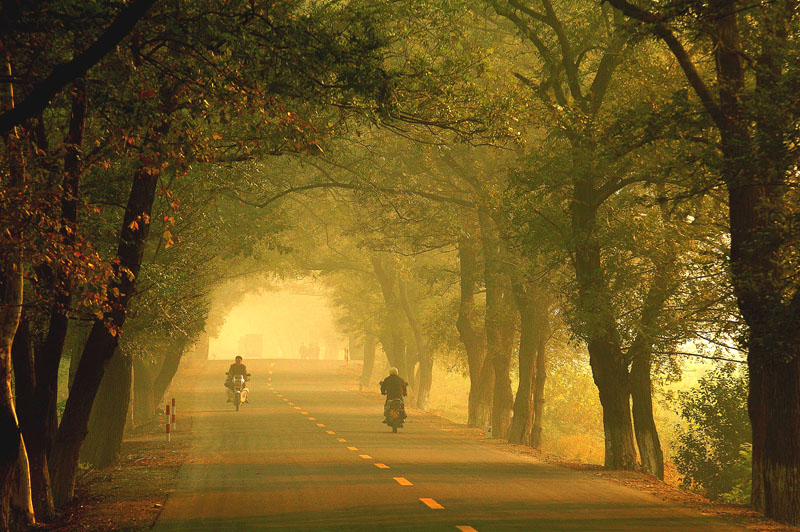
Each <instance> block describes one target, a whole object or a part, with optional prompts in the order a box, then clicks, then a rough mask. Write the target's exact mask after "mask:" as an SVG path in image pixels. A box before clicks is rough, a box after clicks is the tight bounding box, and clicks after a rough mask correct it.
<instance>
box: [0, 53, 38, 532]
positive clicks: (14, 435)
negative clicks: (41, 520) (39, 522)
mask: <svg viewBox="0 0 800 532" xmlns="http://www.w3.org/2000/svg"><path fill="white" fill-rule="evenodd" d="M0 53H2V55H3V59H4V60H5V68H4V74H6V79H7V82H6V83H5V84H3V87H2V93H0V111H3V112H8V110H9V109H13V108H14V107H15V105H14V88H13V85H12V84H11V82H10V80H12V79H13V71H12V68H11V59H10V57H9V55H8V51H7V50H5V48H4V47H3V46H2V43H0ZM0 136H2V139H3V141H4V144H5V148H6V152H5V154H4V156H5V157H4V159H5V164H6V165H7V167H8V173H9V176H10V179H9V180H8V182H7V183H6V184H5V186H4V188H6V189H7V190H10V191H12V192H13V191H21V190H23V188H24V187H25V185H26V183H25V173H24V172H25V170H24V168H25V160H24V156H23V151H22V148H21V146H20V138H19V131H18V129H17V128H13V130H11V131H3V133H2V135H0ZM8 232H9V235H7V236H9V237H10V238H9V240H10V241H14V240H17V241H23V238H22V237H23V235H22V234H21V233H20V228H18V227H10V228H8ZM23 264H24V261H23V251H22V250H21V249H20V248H18V247H16V246H12V245H9V248H8V249H4V250H3V252H2V253H0V528H1V529H7V528H8V526H9V520H10V518H11V513H12V507H13V510H14V515H15V517H16V518H17V520H18V524H21V525H27V524H33V523H34V522H35V521H34V518H33V502H32V500H31V492H30V484H27V493H24V492H23V493H20V491H21V490H24V489H25V486H24V485H21V484H20V482H19V480H21V479H25V478H28V479H29V478H30V475H29V473H28V471H20V474H19V475H18V476H17V477H16V478H15V475H14V471H15V468H18V467H20V466H23V467H24V466H26V465H27V458H26V457H25V456H23V454H24V453H25V443H24V438H23V436H22V432H21V431H20V428H19V420H18V419H17V412H16V410H15V407H14V396H13V391H12V387H11V374H12V364H13V363H12V359H11V349H12V347H11V346H12V343H13V341H14V335H15V334H16V332H17V327H18V326H19V321H20V317H21V311H22V303H23V271H24V266H23ZM15 481H17V482H16V483H15ZM15 484H16V486H15Z"/></svg>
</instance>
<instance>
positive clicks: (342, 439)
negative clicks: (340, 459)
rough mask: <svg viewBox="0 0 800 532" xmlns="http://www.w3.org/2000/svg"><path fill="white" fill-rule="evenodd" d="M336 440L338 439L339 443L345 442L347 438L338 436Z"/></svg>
mask: <svg viewBox="0 0 800 532" xmlns="http://www.w3.org/2000/svg"><path fill="white" fill-rule="evenodd" d="M336 441H338V442H339V443H345V442H346V441H347V440H345V439H344V438H336Z"/></svg>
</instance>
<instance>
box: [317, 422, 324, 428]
mask: <svg viewBox="0 0 800 532" xmlns="http://www.w3.org/2000/svg"><path fill="white" fill-rule="evenodd" d="M317 426H318V427H324V426H325V423H317Z"/></svg>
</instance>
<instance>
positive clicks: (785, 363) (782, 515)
mask: <svg viewBox="0 0 800 532" xmlns="http://www.w3.org/2000/svg"><path fill="white" fill-rule="evenodd" d="M774 334H776V333H775V332H773V331H769V332H768V336H767V338H769V339H770V341H769V342H768V343H767V342H764V341H763V340H764V337H763V336H761V337H760V338H759V337H755V338H754V337H753V336H754V335H753V333H751V339H750V350H749V354H748V362H749V364H748V366H749V368H750V396H749V400H748V406H749V413H750V419H751V424H752V430H753V493H752V502H753V504H754V506H756V508H757V509H758V510H761V511H763V512H764V514H765V515H768V516H770V517H772V518H774V519H777V520H779V521H783V522H787V523H798V522H800V500H799V499H798V492H800V408H798V405H800V352H798V347H797V343H795V344H794V345H793V346H787V345H781V343H776V342H774V339H775V336H774ZM795 335H796V333H795ZM795 341H796V340H795ZM787 348H788V349H787ZM787 359H788V360H787Z"/></svg>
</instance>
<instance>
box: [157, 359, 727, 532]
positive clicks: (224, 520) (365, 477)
mask: <svg viewBox="0 0 800 532" xmlns="http://www.w3.org/2000/svg"><path fill="white" fill-rule="evenodd" d="M340 364H341V363H339V362H330V361H300V360H275V361H252V360H251V361H247V365H248V370H249V371H250V372H251V373H252V374H253V378H252V381H251V390H252V391H251V395H250V403H249V404H246V405H243V406H242V408H241V410H240V411H239V412H235V411H234V409H233V406H232V405H231V404H229V403H226V402H225V391H224V388H223V387H222V383H223V381H224V373H225V371H226V369H227V365H228V362H209V363H208V365H207V366H204V367H203V369H202V370H201V371H198V370H194V371H183V372H181V373H179V375H178V376H177V379H178V381H177V382H176V387H175V388H176V390H177V391H176V396H177V398H178V405H179V407H178V419H179V425H178V427H177V428H178V430H177V431H176V433H175V434H174V436H173V437H175V438H182V437H183V438H189V439H190V441H191V447H190V450H189V456H188V458H187V460H186V462H185V463H184V465H183V466H182V467H181V469H180V471H179V472H178V475H177V479H176V486H175V492H174V493H172V494H171V495H170V497H169V499H168V500H167V503H166V505H165V506H164V509H163V511H162V513H161V515H160V517H159V519H158V521H157V523H156V525H155V527H154V530H155V531H157V532H166V531H189V530H192V531H204V532H205V531H217V530H225V531H249V530H293V531H301V530H302V531H366V530H370V531H377V530H391V531H395V530H415V531H417V530H418V531H429V530H430V531H434V530H435V531H444V530H449V531H457V530H461V531H473V530H477V531H479V532H490V531H495V530H504V531H507V530H525V531H592V532H596V531H648V532H651V531H666V530H669V531H675V532H677V531H680V532H694V531H697V532H700V531H703V532H718V531H733V530H743V529H741V528H738V527H735V526H733V525H731V524H728V523H725V522H723V521H720V520H717V519H716V518H713V517H709V516H704V515H702V514H700V513H699V512H698V511H697V510H693V509H688V508H684V507H681V506H676V505H675V504H672V503H667V502H664V501H662V500H661V499H659V498H657V497H655V496H653V495H649V494H647V493H643V492H640V491H637V490H635V489H633V488H629V487H626V486H624V485H622V484H620V483H618V482H615V481H613V480H607V479H604V478H600V477H599V476H597V475H593V474H591V473H587V472H583V471H574V470H570V469H565V468H561V467H556V466H553V465H549V464H544V463H540V462H538V461H536V460H534V459H533V458H530V457H525V456H518V455H516V454H513V453H511V452H508V451H505V450H503V449H501V448H499V446H497V445H491V444H488V443H486V442H484V441H482V440H476V439H475V438H469V437H466V436H464V435H458V434H455V433H454V432H453V431H452V430H447V428H446V427H443V426H442V425H441V423H438V422H436V420H435V419H434V418H425V417H419V416H418V417H416V418H414V417H410V419H409V422H408V423H407V424H406V426H405V428H403V429H400V432H399V433H398V434H393V433H392V432H391V429H389V428H387V427H386V425H383V424H382V423H381V422H380V421H381V414H382V407H383V405H382V402H381V400H380V399H378V398H375V397H369V396H365V395H363V394H360V393H359V392H357V391H356V389H355V387H354V378H353V376H352V375H351V376H348V375H345V374H344V372H343V371H342V369H341V368H340ZM187 418H191V434H190V435H183V434H182V432H181V425H180V423H185V422H186V420H187Z"/></svg>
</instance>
